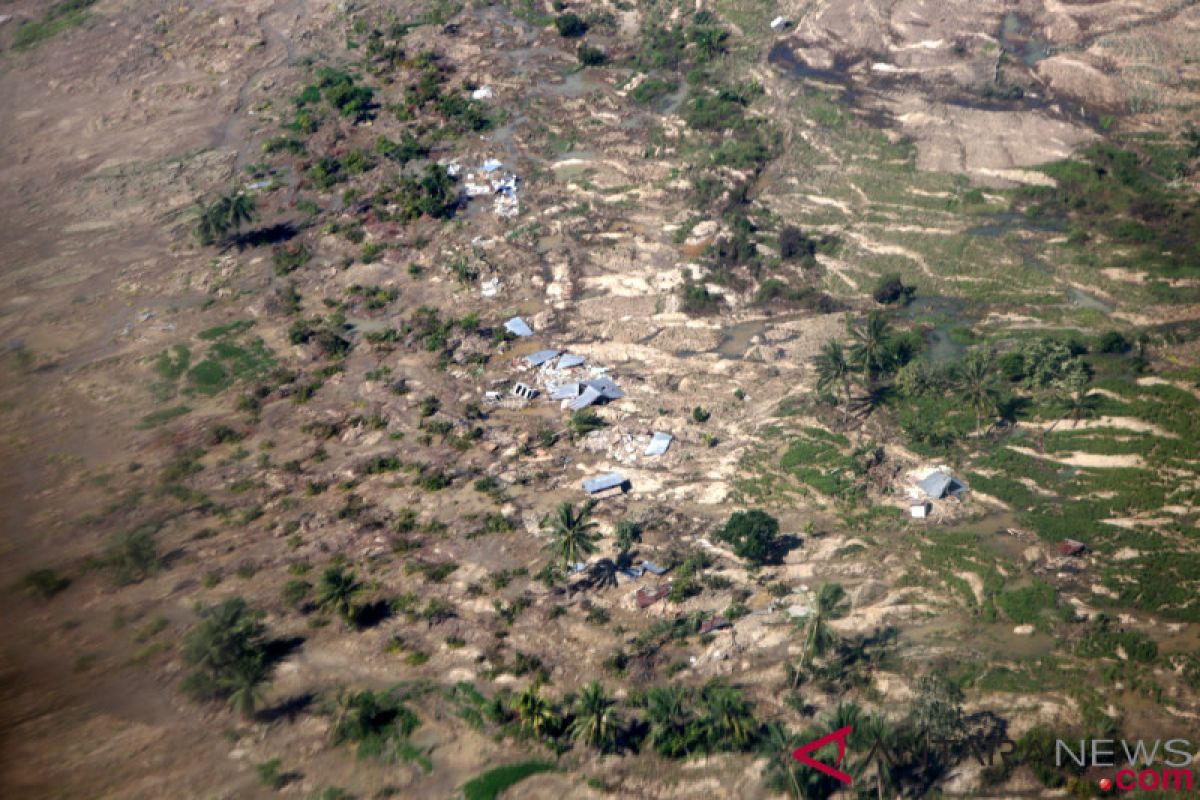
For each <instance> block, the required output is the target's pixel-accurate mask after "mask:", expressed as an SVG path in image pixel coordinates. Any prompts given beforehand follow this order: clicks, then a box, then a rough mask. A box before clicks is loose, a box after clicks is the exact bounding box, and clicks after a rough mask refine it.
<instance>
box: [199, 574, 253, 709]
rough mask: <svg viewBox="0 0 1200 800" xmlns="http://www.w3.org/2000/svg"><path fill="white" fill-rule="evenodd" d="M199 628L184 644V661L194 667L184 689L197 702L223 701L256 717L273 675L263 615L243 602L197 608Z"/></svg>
mask: <svg viewBox="0 0 1200 800" xmlns="http://www.w3.org/2000/svg"><path fill="white" fill-rule="evenodd" d="M197 614H199V616H200V625H199V626H197V627H196V628H194V629H193V630H191V631H190V632H189V633H188V635H187V637H186V638H185V639H184V646H183V658H184V661H185V662H186V663H187V664H188V665H189V666H190V667H192V668H193V672H192V673H191V674H189V675H188V676H187V678H185V679H184V681H183V684H182V686H181V688H182V689H183V691H184V693H185V694H187V695H188V696H189V697H191V698H192V699H193V700H197V701H211V700H225V701H227V702H228V703H229V705H230V706H231V707H232V708H233V709H234V710H236V711H239V712H241V713H243V714H245V715H246V716H250V715H251V714H253V713H254V710H255V709H256V708H257V706H258V703H259V701H260V698H261V686H262V684H263V683H265V682H266V680H267V679H268V678H269V677H270V675H271V669H272V668H271V664H270V662H269V661H268V659H267V638H266V626H264V625H263V624H262V618H263V616H264V614H263V612H262V611H259V610H257V609H254V608H252V607H251V606H249V605H248V604H247V603H246V601H245V600H243V599H242V598H240V597H233V598H230V599H228V600H226V601H224V602H222V603H220V604H219V605H216V606H206V607H200V608H198V609H197Z"/></svg>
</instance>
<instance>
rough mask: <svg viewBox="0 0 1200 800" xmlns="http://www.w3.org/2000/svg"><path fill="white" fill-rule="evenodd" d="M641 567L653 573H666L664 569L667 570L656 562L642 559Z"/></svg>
mask: <svg viewBox="0 0 1200 800" xmlns="http://www.w3.org/2000/svg"><path fill="white" fill-rule="evenodd" d="M642 569H644V570H646V572H649V573H651V574H653V575H664V574H666V571H667V570H666V569H665V568H664V567H660V566H659V565H658V564H655V563H654V562H653V561H643V562H642Z"/></svg>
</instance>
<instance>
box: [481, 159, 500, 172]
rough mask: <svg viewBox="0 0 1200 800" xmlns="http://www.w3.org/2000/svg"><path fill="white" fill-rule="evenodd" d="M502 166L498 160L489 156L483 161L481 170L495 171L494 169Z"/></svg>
mask: <svg viewBox="0 0 1200 800" xmlns="http://www.w3.org/2000/svg"><path fill="white" fill-rule="evenodd" d="M502 166H504V165H503V164H501V163H500V162H499V161H498V160H496V159H494V158H489V159H488V160H487V161H485V162H483V171H484V172H495V171H496V170H498V169H500V168H501V167H502Z"/></svg>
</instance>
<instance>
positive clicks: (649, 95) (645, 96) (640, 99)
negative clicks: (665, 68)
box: [629, 78, 679, 105]
mask: <svg viewBox="0 0 1200 800" xmlns="http://www.w3.org/2000/svg"><path fill="white" fill-rule="evenodd" d="M678 88H679V83H678V82H677V81H668V80H663V79H662V78H646V79H645V80H644V81H642V82H641V83H639V84H638V85H637V87H636V88H635V89H633V91H631V92H630V93H629V97H630V98H631V99H632V100H633V102H635V103H638V104H640V105H649V104H650V103H653V102H655V101H656V100H661V99H662V98H664V97H666V96H667V95H669V94H671V93H672V92H674V91H675V90H676V89H678Z"/></svg>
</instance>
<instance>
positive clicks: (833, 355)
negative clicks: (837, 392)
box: [813, 339, 854, 420]
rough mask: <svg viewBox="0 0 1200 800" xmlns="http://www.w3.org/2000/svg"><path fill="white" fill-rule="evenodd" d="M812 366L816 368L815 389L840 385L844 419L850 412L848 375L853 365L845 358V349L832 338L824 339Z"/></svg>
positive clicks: (852, 370) (819, 389)
mask: <svg viewBox="0 0 1200 800" xmlns="http://www.w3.org/2000/svg"><path fill="white" fill-rule="evenodd" d="M813 366H814V367H816V370H817V391H819V392H823V391H825V390H827V389H828V388H829V387H831V386H834V385H837V386H840V387H841V389H842V396H843V399H844V401H845V402H844V404H843V405H842V419H843V420H844V419H845V418H846V417H847V415H849V413H850V375H851V374H852V373H853V372H854V367H852V366H851V364H850V362H849V361H847V360H846V351H845V350H844V349H843V348H842V345H841V343H840V342H838V341H836V340H834V339H830V340H828V341H826V342H825V344H824V345H823V346H822V347H821V352H820V353H818V354H817V357H816V358H815V359H814V360H813Z"/></svg>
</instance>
